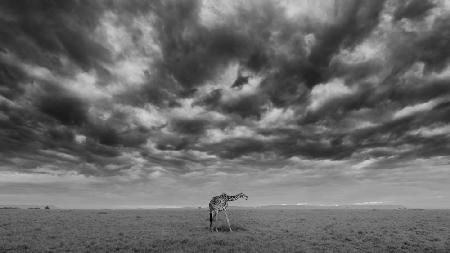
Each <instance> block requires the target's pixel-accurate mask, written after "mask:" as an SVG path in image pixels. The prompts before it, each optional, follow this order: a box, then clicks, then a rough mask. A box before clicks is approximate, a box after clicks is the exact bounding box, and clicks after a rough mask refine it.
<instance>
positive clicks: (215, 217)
mask: <svg viewBox="0 0 450 253" xmlns="http://www.w3.org/2000/svg"><path fill="white" fill-rule="evenodd" d="M218 216H219V212H218V211H214V216H213V220H214V230H215V231H216V232H219V230H217V217H218Z"/></svg>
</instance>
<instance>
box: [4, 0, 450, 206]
mask: <svg viewBox="0 0 450 253" xmlns="http://www.w3.org/2000/svg"><path fill="white" fill-rule="evenodd" d="M449 45H450V2H449V1H447V0H410V1H403V0H402V1H400V0H399V1H382V0H377V1H374V0H366V1H357V0H348V1H345V0H343V1H339V0H323V1H322V0H321V1H313V0H299V1H294V0H285V1H265V0H263V1H261V0H258V1H256V0H255V1H247V0H245V1H244V0H241V1H238V0H235V1H232V0H226V1H225V0H224V1H213V0H204V1H194V0H192V1H179V0H177V1H175V0H173V1H166V0H164V1H162V0H161V1H139V0H136V1H125V0H123V1H69V0H65V1H60V0H53V1H50V0H49V1H46V0H45V1H44V0H41V1H18V0H2V1H0V204H52V205H56V206H59V207H67V208H73V207H76V208H126V207H158V206H197V205H202V206H205V205H207V203H208V202H209V200H210V198H211V197H212V196H214V195H217V194H220V193H222V192H228V193H230V194H231V193H238V192H244V193H246V194H248V195H249V200H248V201H244V200H240V201H238V202H239V203H238V202H236V203H233V204H236V205H264V204H281V203H286V204H296V203H310V204H351V203H366V202H376V203H385V204H402V205H405V206H408V207H425V208H450V184H449V182H450V46H449Z"/></svg>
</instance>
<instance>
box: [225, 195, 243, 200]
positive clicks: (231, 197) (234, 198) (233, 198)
mask: <svg viewBox="0 0 450 253" xmlns="http://www.w3.org/2000/svg"><path fill="white" fill-rule="evenodd" d="M240 198H241V196H239V194H238V195H234V196H227V201H235V200H237V199H240Z"/></svg>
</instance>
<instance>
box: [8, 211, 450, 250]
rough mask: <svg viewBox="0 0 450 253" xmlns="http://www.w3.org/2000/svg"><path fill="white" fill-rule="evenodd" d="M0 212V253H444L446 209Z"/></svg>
mask: <svg viewBox="0 0 450 253" xmlns="http://www.w3.org/2000/svg"><path fill="white" fill-rule="evenodd" d="M229 213H230V220H231V223H232V229H234V232H232V233H230V232H228V231H227V230H226V226H225V224H226V223H225V218H224V217H223V215H221V216H220V217H219V222H218V225H219V229H220V230H219V232H213V233H210V232H209V224H208V223H209V221H208V220H207V219H208V216H209V215H208V211H207V210H206V209H201V210H0V252H67V251H69V252H215V251H219V252H221V251H227V252H229V251H231V252H240V251H242V252H402V251H404V252H450V210H255V209H248V210H247V209H246V210H233V209H231V210H230V211H229Z"/></svg>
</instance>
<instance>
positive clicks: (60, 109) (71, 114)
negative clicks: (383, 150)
mask: <svg viewBox="0 0 450 253" xmlns="http://www.w3.org/2000/svg"><path fill="white" fill-rule="evenodd" d="M44 92H45V93H44V94H43V95H42V96H41V97H40V98H39V99H38V100H39V101H38V102H37V104H38V107H39V109H40V110H41V111H42V112H43V113H45V114H48V115H49V116H51V117H53V118H55V119H57V120H59V121H60V122H61V123H62V124H65V125H78V126H80V125H82V124H83V123H86V121H87V120H88V116H87V110H88V105H87V103H86V101H83V99H82V98H79V97H78V96H76V95H74V94H71V93H70V92H69V91H67V90H65V89H63V88H60V87H55V86H53V85H49V86H48V87H46V89H45V90H44Z"/></svg>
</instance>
